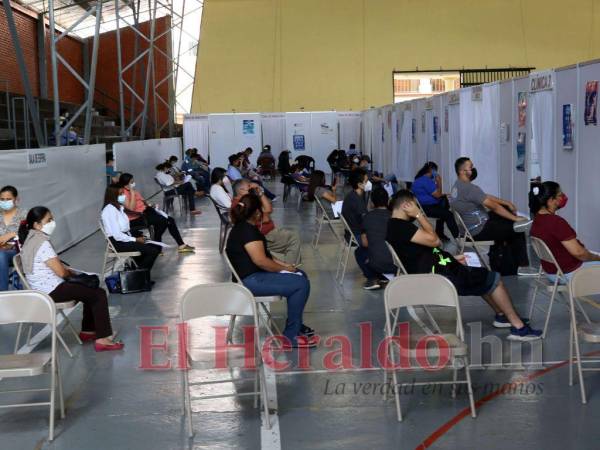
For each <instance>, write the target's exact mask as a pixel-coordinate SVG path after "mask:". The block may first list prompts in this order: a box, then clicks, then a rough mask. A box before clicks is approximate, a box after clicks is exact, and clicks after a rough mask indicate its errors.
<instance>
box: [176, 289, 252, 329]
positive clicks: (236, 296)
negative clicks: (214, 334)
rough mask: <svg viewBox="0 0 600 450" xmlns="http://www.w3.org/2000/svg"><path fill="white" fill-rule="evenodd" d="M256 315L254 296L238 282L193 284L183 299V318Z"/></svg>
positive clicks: (184, 319) (185, 319) (183, 319)
mask: <svg viewBox="0 0 600 450" xmlns="http://www.w3.org/2000/svg"><path fill="white" fill-rule="evenodd" d="M224 315H235V316H255V317H256V304H255V302H254V296H253V295H252V293H251V292H250V291H249V290H248V289H247V288H245V287H244V286H242V285H240V284H236V283H216V284H199V285H196V286H192V287H191V288H189V289H188V290H187V291H185V293H184V294H183V298H182V299H181V320H182V321H187V320H192V319H196V318H200V317H206V316H224Z"/></svg>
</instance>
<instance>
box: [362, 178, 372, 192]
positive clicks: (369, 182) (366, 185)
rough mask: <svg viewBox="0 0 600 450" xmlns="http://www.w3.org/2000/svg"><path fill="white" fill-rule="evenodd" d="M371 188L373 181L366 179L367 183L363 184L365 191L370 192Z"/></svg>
mask: <svg viewBox="0 0 600 450" xmlns="http://www.w3.org/2000/svg"><path fill="white" fill-rule="evenodd" d="M372 190H373V183H371V180H369V181H367V183H366V184H365V189H364V191H365V192H371V191H372Z"/></svg>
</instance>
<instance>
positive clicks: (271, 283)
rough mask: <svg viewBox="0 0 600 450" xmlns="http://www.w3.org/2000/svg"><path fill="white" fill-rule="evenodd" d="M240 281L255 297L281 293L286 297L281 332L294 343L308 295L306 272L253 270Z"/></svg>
mask: <svg viewBox="0 0 600 450" xmlns="http://www.w3.org/2000/svg"><path fill="white" fill-rule="evenodd" d="M242 282H243V283H244V286H246V287H247V288H248V289H249V290H250V292H252V293H253V294H254V295H255V296H257V297H268V296H271V295H281V296H282V297H285V298H286V299H287V320H286V322H285V329H284V330H283V334H284V336H285V337H287V338H288V339H289V340H290V341H291V342H292V343H295V342H296V337H297V336H298V335H299V334H300V329H301V328H302V325H303V322H302V313H303V312H304V305H306V302H307V301H308V296H309V295H310V281H308V278H307V277H306V274H305V273H304V272H302V275H294V274H291V273H278V272H255V273H253V274H252V275H248V276H247V277H246V278H244V279H243V280H242Z"/></svg>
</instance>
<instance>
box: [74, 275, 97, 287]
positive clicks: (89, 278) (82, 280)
mask: <svg viewBox="0 0 600 450" xmlns="http://www.w3.org/2000/svg"><path fill="white" fill-rule="evenodd" d="M66 281H67V282H69V283H75V284H81V285H82V286H85V287H88V288H90V289H98V288H99V287H100V278H98V275H91V274H87V273H77V274H75V275H71V276H70V277H69V278H67V280H66Z"/></svg>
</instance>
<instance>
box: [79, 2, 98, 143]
mask: <svg viewBox="0 0 600 450" xmlns="http://www.w3.org/2000/svg"><path fill="white" fill-rule="evenodd" d="M101 19H102V2H97V3H96V29H95V30H94V43H93V47H92V65H91V67H90V80H89V85H88V99H87V110H86V113H85V130H84V134H83V142H84V144H89V143H90V136H91V133H92V120H93V117H92V109H94V93H95V91H96V66H97V63H98V47H99V45H100V21H101Z"/></svg>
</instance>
